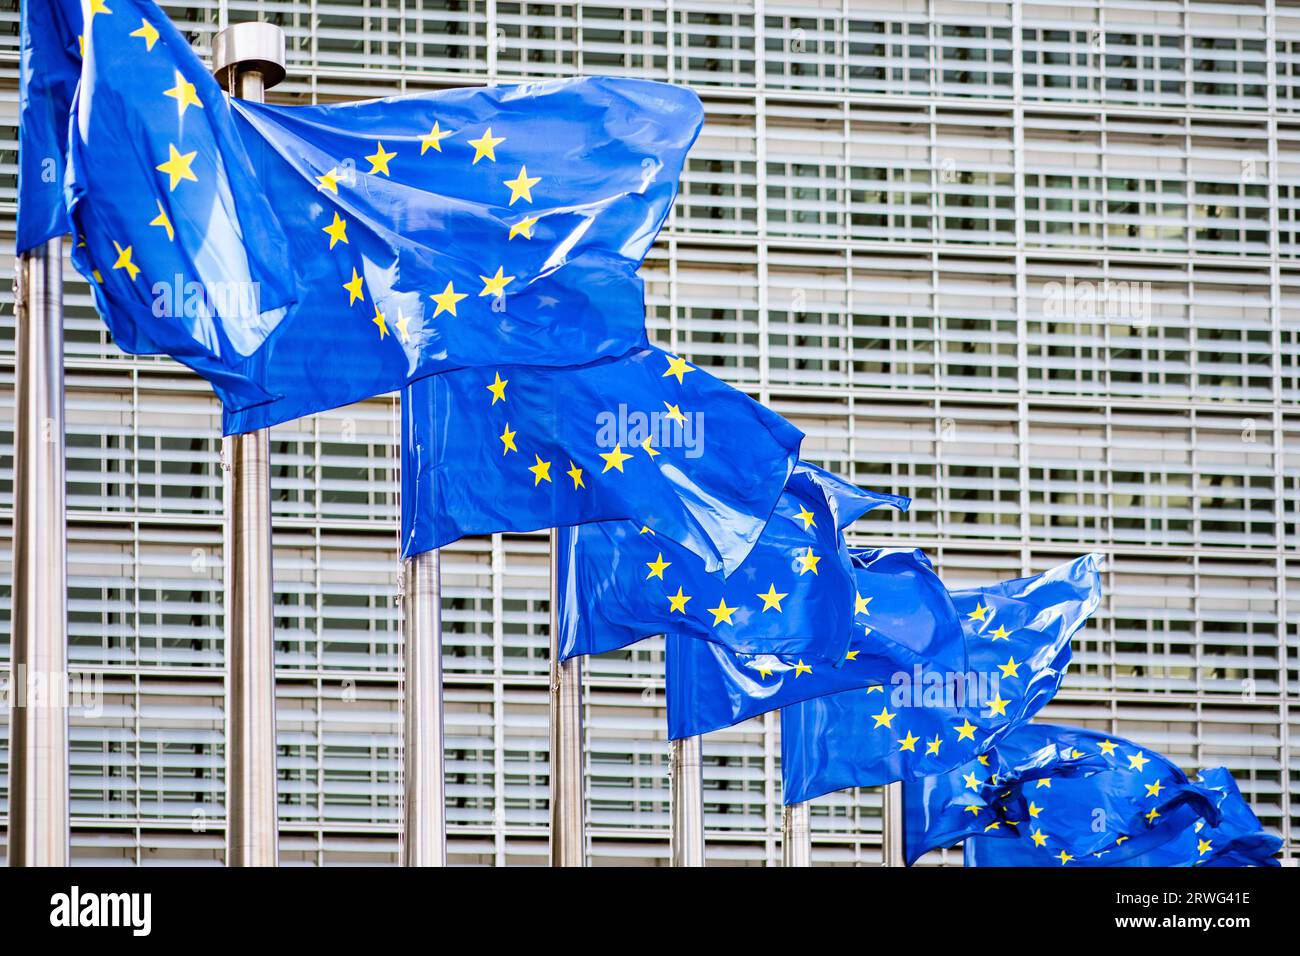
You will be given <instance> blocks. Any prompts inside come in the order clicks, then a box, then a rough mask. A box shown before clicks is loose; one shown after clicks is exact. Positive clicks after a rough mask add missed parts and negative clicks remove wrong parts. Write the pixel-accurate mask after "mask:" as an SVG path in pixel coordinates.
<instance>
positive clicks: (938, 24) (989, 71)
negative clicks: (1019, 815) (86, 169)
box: [0, 0, 1300, 866]
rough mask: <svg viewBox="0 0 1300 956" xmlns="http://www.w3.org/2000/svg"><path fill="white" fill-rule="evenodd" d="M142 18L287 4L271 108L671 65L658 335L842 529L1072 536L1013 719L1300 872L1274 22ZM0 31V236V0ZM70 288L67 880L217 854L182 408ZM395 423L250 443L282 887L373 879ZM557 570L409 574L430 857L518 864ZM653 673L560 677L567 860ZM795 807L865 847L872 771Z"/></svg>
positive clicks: (540, 844)
mask: <svg viewBox="0 0 1300 956" xmlns="http://www.w3.org/2000/svg"><path fill="white" fill-rule="evenodd" d="M163 6H164V7H165V8H166V9H167V10H168V12H169V13H170V15H171V16H172V18H173V20H174V21H175V22H176V23H177V25H178V26H179V27H180V28H181V30H182V31H185V32H186V33H187V34H188V36H189V38H190V39H191V40H192V42H193V44H194V46H195V47H196V49H198V50H199V51H200V52H201V53H202V54H204V55H207V53H208V51H209V48H210V45H211V40H212V37H213V35H214V33H215V32H216V31H217V30H218V29H219V28H220V27H221V26H224V25H225V24H227V23H233V22H238V21H241V20H249V19H264V20H269V21H272V22H274V23H277V24H279V25H280V26H282V27H283V28H284V30H285V32H286V34H287V36H288V43H289V51H288V58H289V77H288V79H287V81H286V82H285V83H283V84H282V85H281V86H279V87H277V88H276V89H275V90H274V91H272V99H274V100H277V101H280V102H293V103H313V102H327V101H338V100H347V99H355V98H364V97H373V96H381V95H388V94H393V93H400V92H403V91H419V90H431V89H438V88H445V87H449V86H457V85H477V84H484V83H511V82H515V81H517V80H519V79H524V78H546V77H559V76H569V75H573V74H579V73H587V74H590V73H606V74H617V75H630V76H640V77H649V78H654V79H660V80H666V81H669V82H673V83H681V84H688V85H690V86H691V87H692V88H694V89H695V90H696V91H698V92H699V94H700V95H701V97H702V98H703V99H704V102H705V106H706V109H707V114H708V119H707V124H706V127H705V129H704V132H703V135H702V136H701V138H700V141H699V143H698V144H697V146H696V147H695V149H694V151H693V153H692V155H691V159H690V162H689V164H688V167H687V170H686V173H685V177H684V180H683V183H682V191H681V196H680V198H679V200H678V203H677V206H676V211H675V214H674V216H673V218H672V220H671V223H670V224H669V226H668V228H667V229H666V230H665V231H664V233H663V235H662V237H661V238H660V241H659V242H658V244H657V246H656V247H655V249H654V251H653V252H652V253H651V256H650V258H649V260H648V261H647V263H646V266H645V269H644V275H645V278H646V280H647V293H648V294H647V302H646V309H647V319H648V323H649V327H650V329H651V330H652V335H653V337H654V338H655V339H656V340H657V341H658V342H659V343H661V344H663V345H665V346H668V347H670V348H672V349H674V350H677V351H679V352H681V353H682V354H683V355H685V356H687V357H688V358H690V359H691V360H692V361H694V362H696V363H698V364H700V365H701V366H703V367H706V368H708V369H710V370H711V371H713V372H714V373H715V374H718V375H720V376H721V377H722V378H724V379H726V380H727V381H729V382H731V383H733V384H735V385H736V386H738V387H741V388H743V389H745V390H747V391H749V392H751V393H752V394H754V395H755V396H756V397H759V398H761V399H762V400H763V401H764V402H766V403H768V404H770V405H771V406H772V407H773V408H775V409H777V410H778V411H779V412H781V413H782V414H784V415H786V416H787V417H789V418H790V419H791V420H792V421H794V422H795V423H796V424H797V425H799V426H800V427H801V428H802V429H803V430H804V431H806V432H807V434H808V440H807V443H806V445H805V456H806V457H808V458H811V459H813V460H815V461H817V462H818V463H820V464H822V465H825V466H827V467H830V468H833V469H835V470H836V471H838V472H840V473H841V474H843V475H845V476H846V477H849V478H851V479H853V480H854V481H856V482H858V483H859V484H862V485H865V486H867V487H870V488H874V489H879V490H883V491H890V492H896V493H900V494H905V495H909V496H911V497H912V498H913V499H914V501H915V503H914V505H913V507H912V510H911V512H910V513H908V514H906V515H893V514H881V513H874V514H872V515H871V516H870V517H869V519H864V520H863V521H862V522H860V523H859V524H858V525H856V526H855V528H854V533H853V539H854V543H856V544H889V543H896V544H908V545H919V546H922V547H924V548H925V549H926V550H927V551H928V552H929V553H930V554H931V555H932V556H933V557H934V559H935V561H936V562H937V564H938V565H939V567H940V569H941V571H942V573H943V575H944V577H945V579H946V580H947V581H948V582H949V584H950V585H954V586H967V585H972V584H977V583H985V582H991V581H994V580H999V579H1002V578H1007V577H1014V576H1018V575H1020V574H1024V573H1031V572H1035V571H1039V570H1042V569H1044V568H1046V567H1049V566H1051V565H1053V564H1055V563H1059V562H1061V561H1063V560H1065V559H1067V558H1068V557H1070V556H1073V555H1076V554H1079V553H1081V552H1083V551H1087V550H1099V551H1103V552H1105V553H1106V555H1107V556H1108V562H1107V570H1106V573H1105V575H1104V582H1105V587H1106V595H1105V599H1104V602H1103V604H1102V608H1101V610H1100V612H1099V613H1098V615H1097V616H1096V618H1095V619H1094V621H1093V623H1092V625H1091V626H1090V627H1089V628H1088V629H1087V630H1086V631H1085V632H1084V633H1083V635H1082V637H1081V639H1080V640H1078V641H1077V643H1076V653H1075V663H1074V667H1073V671H1072V674H1071V676H1070V677H1069V678H1068V680H1067V681H1066V684H1065V687H1064V689H1063V691H1062V693H1061V694H1060V695H1059V697H1058V698H1057V699H1056V701H1055V702H1054V703H1053V704H1052V705H1051V706H1050V707H1049V708H1048V709H1047V710H1046V711H1045V713H1044V714H1043V719H1048V720H1052V719H1055V720H1058V721H1061V722H1065V723H1072V724H1079V725H1083V726H1088V727H1093V728H1097V729H1103V730H1105V731H1107V732H1108V733H1113V734H1119V735H1123V736H1127V737H1136V738H1138V739H1140V740H1142V741H1143V742H1144V743H1147V744H1149V745H1150V746H1152V747H1154V748H1156V749H1158V750H1160V751H1162V752H1164V753H1166V754H1168V755H1170V756H1171V757H1173V758H1175V759H1176V760H1178V761H1179V762H1180V763H1181V764H1182V765H1183V766H1184V767H1185V768H1187V769H1189V770H1191V769H1197V768H1200V767H1202V766H1214V765H1220V764H1221V765H1226V766H1228V767H1229V768H1231V770H1232V772H1233V773H1234V774H1235V775H1236V777H1237V779H1238V780H1239V781H1240V782H1241V785H1242V789H1243V791H1245V793H1246V795H1247V797H1248V798H1249V799H1250V800H1251V802H1252V803H1253V804H1254V807H1255V809H1256V810H1257V812H1258V813H1259V816H1260V817H1261V818H1262V819H1263V821H1264V823H1265V825H1266V826H1267V827H1269V828H1270V829H1272V830H1274V831H1276V832H1277V833H1279V834H1280V835H1281V836H1282V837H1283V838H1284V839H1286V840H1287V844H1288V850H1287V851H1286V853H1287V855H1288V856H1293V855H1294V854H1295V853H1296V852H1297V847H1296V841H1297V830H1298V829H1300V804H1297V803H1295V802H1294V801H1293V798H1292V792H1293V790H1294V789H1295V784H1296V781H1297V780H1300V706H1297V704H1296V703H1295V702H1294V701H1293V695H1297V694H1300V661H1298V657H1300V3H1294V2H1283V0H1267V2H1262V0H1260V2H1237V3H1229V2H1202V0H1105V2H1101V0H1072V2H1069V3H1032V2H1023V3H1018V2H1017V3H1011V2H962V0H707V2H706V0H631V2H627V3H623V2H619V3H605V2H571V3H551V2H543V3H525V2H506V0H365V2H344V0H192V2H187V3H167V4H163ZM0 24H2V26H0V109H2V112H0V241H2V242H3V243H4V244H5V246H7V248H8V249H9V250H12V242H13V222H14V199H15V191H14V190H15V181H14V174H15V168H16V148H17V147H16V129H15V125H16V115H17V78H16V77H17V63H18V11H17V2H16V0H0ZM3 268H4V270H5V274H6V280H7V279H9V278H11V276H12V258H11V257H9V256H4V257H3ZM66 276H67V283H68V284H67V293H66V354H67V383H68V392H67V418H68V506H69V522H68V536H69V542H70V544H69V567H68V588H69V594H68V600H69V615H70V621H69V629H70V635H69V641H70V648H69V655H70V662H71V666H72V667H73V668H74V669H76V670H77V671H79V672H80V673H81V674H83V675H89V676H91V677H93V678H95V679H96V680H95V682H94V684H93V685H92V686H97V687H98V688H99V693H98V694H97V695H92V697H91V698H89V699H87V700H85V701H83V706H82V707H80V708H79V709H76V710H74V711H73V712H72V716H71V725H72V727H71V739H72V854H73V860H74V861H75V862H95V863H101V864H112V863H120V864H141V865H149V864H181V863H193V864H207V865H212V864H219V863H221V862H222V859H223V846H224V835H223V826H224V812H223V808H222V800H223V791H224V782H223V762H224V748H223V726H224V713H223V707H224V703H223V701H224V694H223V641H222V634H223V625H224V622H223V617H222V600H223V584H222V582H223V574H224V563H223V541H222V515H223V501H222V483H223V473H222V467H221V462H220V449H221V441H220V420H219V415H218V407H217V403H216V401H215V400H214V399H213V398H212V397H211V395H210V393H209V391H208V389H207V387H206V386H205V385H204V383H202V382H201V381H200V380H199V379H198V378H196V377H194V376H193V375H190V374H188V373H186V372H184V371H183V370H182V369H181V368H180V367H179V366H177V365H174V364H171V363H170V362H168V361H163V360H155V359H139V358H128V357H126V356H124V355H123V354H122V353H120V352H119V351H118V350H117V349H116V348H115V346H114V345H113V343H112V342H111V341H110V339H109V337H108V335H107V333H106V331H105V329H104V327H103V325H102V324H101V323H100V321H99V320H98V318H97V317H96V315H95V313H94V311H93V309H92V307H91V302H90V298H89V295H88V292H87V289H86V287H85V285H84V284H83V283H82V282H81V280H80V279H79V277H77V276H76V274H75V272H74V271H73V270H72V269H71V268H70V267H69V268H68V269H67V270H66ZM2 286H3V291H2V292H0V311H2V312H3V316H2V317H0V377H3V379H4V388H3V389H0V456H2V457H0V640H2V641H3V642H4V644H3V647H4V650H3V651H2V653H3V655H4V661H5V662H6V666H7V660H8V650H7V646H8V628H9V607H10V602H9V582H10V566H9V547H10V542H9V538H10V533H11V525H12V522H11V518H12V495H13V487H12V474H13V472H12V469H13V434H12V420H13V414H14V409H13V390H12V385H11V383H12V381H13V357H14V333H13V299H12V292H11V283H10V282H9V281H4V282H3V283H2ZM397 435H398V429H397V409H396V400H395V398H393V397H385V398H379V399H375V400H373V401H369V402H366V403H364V404H361V405H357V406H353V407H350V408H345V409H340V410H338V411H335V412H331V413H329V414H323V415H319V416H316V417H314V418H309V419H305V420H302V421H299V422H295V423H293V424H291V425H286V426H281V427H279V428H277V429H275V431H274V432H273V434H272V456H273V457H272V474H273V483H274V514H275V539H274V540H275V596H276V628H277V632H276V633H277V638H278V644H277V666H278V671H277V677H278V744H279V746H278V765H279V793H280V833H281V837H280V856H281V862H282V863H284V864H351V863H355V864H362V863H365V864H374V863H379V864H383V863H395V862H396V860H397V855H398V837H399V823H400V819H401V807H400V800H401V765H400V750H399V748H400V735H401V727H402V713H401V699H402V675H401V673H400V667H401V654H400V641H401V637H400V633H399V628H398V622H399V607H398V600H399V594H398V570H399V565H398V557H397V506H398V500H397V485H398V472H397V468H398V454H397V450H398V438H397ZM547 574H548V565H547V541H546V538H545V536H544V535H542V534H539V535H501V536H495V537H493V538H482V539H470V540H467V541H463V542H461V543H459V544H457V545H455V546H454V547H452V548H450V549H448V550H447V551H445V552H444V557H443V583H444V605H443V616H444V621H445V627H446V629H447V634H446V656H445V666H446V673H447V681H448V685H447V692H446V696H447V720H448V725H449V726H448V742H447V753H446V772H447V782H448V798H447V799H448V808H447V816H448V825H449V831H450V833H449V856H450V859H451V862H453V863H460V864H486V865H504V864H541V863H545V862H546V850H547V814H548V806H547V800H548V759H547V750H548V742H547V696H546V673H547V660H546V656H547V650H546V648H547V642H548V637H547V613H548V608H547V595H548V580H547ZM662 670H663V666H662V653H661V649H660V645H659V643H658V642H657V641H654V640H652V641H647V642H644V643H643V644H641V645H638V646H637V647H636V648H635V649H633V650H631V651H629V652H625V653H622V654H618V655H609V656H605V657H601V658H596V659H593V660H592V661H590V662H589V664H588V666H587V667H586V668H585V680H586V685H585V701H586V703H585V722H586V723H585V725H586V729H587V780H586V792H587V801H588V804H587V805H588V811H587V812H588V841H589V847H588V861H589V862H590V863H591V864H593V865H601V864H645V865H655V864H663V863H665V862H666V861H667V857H668V824H669V807H668V794H669V782H668V779H667V767H668V763H667V754H668V746H667V742H666V739H665V719H664V696H663V683H662ZM0 713H2V712H0ZM778 728H779V720H778V719H776V717H775V715H768V716H767V717H766V718H763V719H757V720H752V721H750V722H748V723H745V724H742V725H740V726H738V727H736V728H733V729H732V730H729V731H725V732H720V733H715V734H710V735H709V736H708V737H706V738H705V740H704V744H703V753H704V759H705V770H704V781H705V783H704V785H705V792H704V812H705V824H706V828H707V840H708V843H707V852H708V859H709V861H710V863H714V864H735V865H751V866H755V865H764V864H767V865H771V864H774V863H776V862H778V861H779V858H780V765H779V754H780V745H779V738H778V733H779V730H778ZM4 741H7V734H5V735H4V737H3V738H0V746H3V745H4ZM6 765H7V758H6V757H5V756H3V752H2V751H0V773H4V772H5V771H4V767H5V766H6ZM5 779H7V777H6V778H5ZM3 785H4V784H3V779H0V787H2V786H3ZM0 796H2V794H0ZM812 827H813V859H814V862H816V863H820V864H871V863H874V862H877V861H878V860H879V859H880V843H881V840H880V792H879V791H878V790H871V789H864V790H857V791H846V792H842V793H838V794H833V795H831V796H828V797H823V798H821V799H819V800H817V801H816V802H815V803H814V804H813V808H812ZM928 861H931V862H935V863H949V864H956V863H959V862H960V851H948V852H947V853H946V854H942V855H941V854H937V853H936V854H933V855H932V856H931V857H929V858H928Z"/></svg>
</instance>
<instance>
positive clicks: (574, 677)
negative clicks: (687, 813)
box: [550, 528, 587, 866]
mask: <svg viewBox="0 0 1300 956" xmlns="http://www.w3.org/2000/svg"><path fill="white" fill-rule="evenodd" d="M559 539H560V533H559V531H558V530H557V529H555V528H552V529H551V602H550V604H551V668H550V672H551V686H550V693H551V866H585V865H586V856H587V854H586V846H585V842H586V841H585V836H586V834H585V832H584V824H585V822H586V818H585V813H584V806H583V799H584V793H583V774H582V659H581V658H579V657H572V658H570V659H569V660H567V661H564V662H563V663H561V662H560V620H559V618H560V595H559V581H558V572H559V560H560V555H559Z"/></svg>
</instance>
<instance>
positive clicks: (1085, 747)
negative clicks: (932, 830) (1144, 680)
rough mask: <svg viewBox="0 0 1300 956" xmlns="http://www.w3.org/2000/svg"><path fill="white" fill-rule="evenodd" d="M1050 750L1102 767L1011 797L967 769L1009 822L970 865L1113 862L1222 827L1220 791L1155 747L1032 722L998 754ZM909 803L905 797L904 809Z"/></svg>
mask: <svg viewBox="0 0 1300 956" xmlns="http://www.w3.org/2000/svg"><path fill="white" fill-rule="evenodd" d="M1047 746H1052V747H1055V748H1056V749H1057V750H1058V751H1060V752H1062V753H1068V755H1069V756H1070V757H1071V758H1074V759H1079V758H1092V759H1093V760H1095V761H1101V762H1102V766H1103V767H1104V769H1103V770H1101V771H1099V772H1096V773H1090V774H1088V775H1086V776H1073V777H1066V778H1062V777H1057V776H1053V775H1050V774H1048V775H1046V776H1044V777H1042V778H1041V779H1039V780H1036V781H1034V784H1033V787H1032V788H1030V787H1029V784H1028V783H1022V784H1019V785H1018V786H1016V787H1014V788H1012V789H1011V790H1010V791H1008V790H1007V789H1006V788H1003V787H998V786H997V785H996V784H995V783H994V782H993V779H992V777H990V776H989V775H988V774H987V773H984V772H981V770H980V768H979V767H978V766H970V767H968V768H967V769H968V771H969V773H970V775H971V776H970V780H971V782H978V783H979V784H980V786H981V788H984V785H985V784H986V783H988V784H990V785H992V787H993V788H994V789H993V791H992V792H990V791H989V790H988V789H981V796H982V797H985V798H987V799H984V801H983V802H984V803H985V804H986V805H988V810H987V811H986V812H988V813H990V814H993V813H996V814H997V815H998V816H999V817H1001V818H1002V821H1003V825H1002V826H1001V827H999V828H998V831H999V832H996V833H994V832H989V833H981V835H980V836H978V837H975V838H973V839H971V840H968V841H967V843H966V853H967V856H966V863H967V865H968V866H1067V865H1069V866H1114V865H1117V864H1120V863H1122V862H1123V861H1124V860H1127V859H1130V858H1133V857H1136V856H1138V855H1140V854H1143V853H1145V852H1147V851H1148V850H1152V849H1154V848H1156V847H1160V846H1162V845H1164V844H1165V843H1167V842H1169V841H1170V840H1171V839H1173V838H1175V837H1176V836H1178V835H1180V834H1182V833H1183V832H1184V831H1187V830H1190V829H1192V828H1194V827H1195V826H1196V823H1197V821H1198V820H1200V819H1205V820H1207V821H1209V823H1210V825H1211V826H1217V825H1218V823H1219V822H1220V820H1221V818H1222V813H1221V811H1220V810H1219V804H1220V803H1221V801H1222V798H1223V796H1224V794H1222V793H1215V792H1214V791H1211V790H1210V789H1209V788H1207V787H1204V786H1202V785H1200V784H1196V783H1193V782H1191V781H1190V780H1188V779H1187V775H1186V774H1185V773H1183V771H1182V770H1180V769H1179V768H1178V766H1177V765H1176V764H1174V763H1173V761H1171V760H1169V759H1168V758H1166V757H1164V756H1162V755H1161V754H1159V753H1156V752H1155V751H1154V750H1152V749H1151V748H1150V747H1144V746H1142V745H1141V744H1136V743H1133V742H1132V741H1129V740H1125V739H1123V738H1122V737H1116V736H1114V735H1112V734H1103V733H1098V732H1096V731H1091V730H1082V729H1080V728H1077V727H1058V726H1054V725H1052V724H1029V725H1026V726H1024V727H1021V728H1019V729H1017V730H1016V731H1014V732H1013V733H1011V734H1008V735H1006V736H1005V737H1004V738H1003V739H1002V740H1001V741H999V742H998V744H997V751H998V754H999V755H1000V757H1001V759H1002V760H1004V761H1008V762H1011V763H1016V762H1019V761H1021V760H1023V759H1024V758H1025V756H1026V755H1028V754H1031V753H1034V752H1036V751H1039V750H1041V749H1042V748H1044V747H1047ZM986 778H987V779H986ZM966 786H969V784H966ZM946 787H947V789H948V790H949V791H951V790H952V789H954V784H953V783H952V782H951V781H949V782H948V783H947V784H946ZM906 806H907V801H906V799H905V800H904V810H905V812H906ZM972 816H974V815H973V814H972ZM995 837H996V838H995ZM918 849H920V848H919V847H918ZM917 855H919V853H918V854H917Z"/></svg>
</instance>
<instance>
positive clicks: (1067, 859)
mask: <svg viewBox="0 0 1300 956" xmlns="http://www.w3.org/2000/svg"><path fill="white" fill-rule="evenodd" d="M1056 858H1057V859H1058V860H1060V861H1061V866H1065V864H1067V863H1069V862H1070V861H1071V860H1073V859H1074V857H1072V856H1070V854H1068V853H1066V852H1065V851H1064V850H1062V851H1061V852H1060V853H1059V854H1057V857H1056Z"/></svg>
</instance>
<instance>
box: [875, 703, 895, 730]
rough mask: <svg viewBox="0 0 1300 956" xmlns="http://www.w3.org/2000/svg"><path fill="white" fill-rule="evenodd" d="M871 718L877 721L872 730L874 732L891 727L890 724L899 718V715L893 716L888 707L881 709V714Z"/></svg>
mask: <svg viewBox="0 0 1300 956" xmlns="http://www.w3.org/2000/svg"><path fill="white" fill-rule="evenodd" d="M871 716H872V717H873V718H874V719H875V721H876V726H874V727H872V728H871V729H872V730H879V729H880V728H881V727H889V722H890V721H891V720H893V719H894V718H895V717H897V716H898V715H897V714H891V713H890V712H889V708H888V707H881V708H880V713H878V714H872V715H871ZM891 729H892V728H891Z"/></svg>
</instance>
